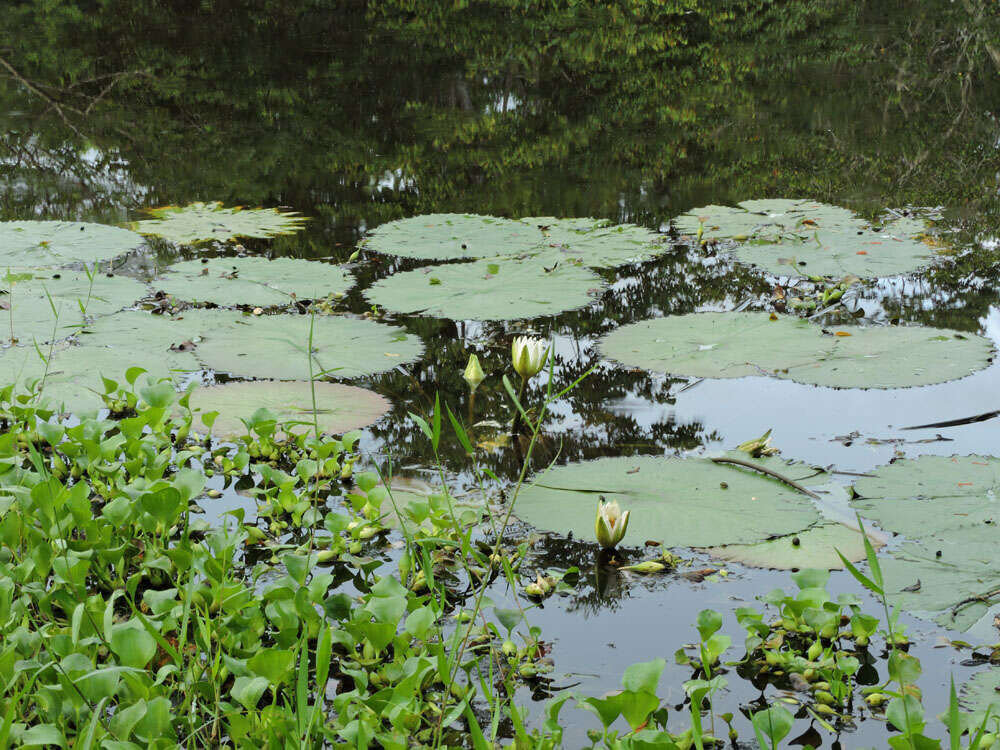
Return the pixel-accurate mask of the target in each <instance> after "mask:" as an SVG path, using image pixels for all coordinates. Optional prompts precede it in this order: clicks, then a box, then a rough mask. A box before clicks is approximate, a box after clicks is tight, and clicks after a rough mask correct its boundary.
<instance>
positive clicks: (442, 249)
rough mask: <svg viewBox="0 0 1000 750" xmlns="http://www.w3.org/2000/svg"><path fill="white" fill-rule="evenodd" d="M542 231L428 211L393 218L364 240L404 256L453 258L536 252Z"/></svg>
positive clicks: (503, 221) (506, 221)
mask: <svg viewBox="0 0 1000 750" xmlns="http://www.w3.org/2000/svg"><path fill="white" fill-rule="evenodd" d="M541 239H542V237H541V232H540V231H539V230H538V229H537V228H535V227H530V226H528V225H527V224H522V223H521V222H518V221H512V220H511V219H501V218H498V217H496V216H478V215H476V214H426V215H423V216H412V217H410V218H408V219H399V220H397V221H390V222H387V223H385V224H381V225H380V226H378V227H376V228H375V229H374V230H373V231H372V233H371V234H370V235H368V237H367V238H366V239H365V241H364V245H365V247H366V248H368V249H369V250H374V251H375V252H378V253H386V254H389V255H399V256H402V257H404V258H425V259H433V260H451V259H457V258H493V257H496V256H500V255H521V254H524V253H531V252H534V251H535V249H536V247H537V246H538V244H539V243H540V242H541Z"/></svg>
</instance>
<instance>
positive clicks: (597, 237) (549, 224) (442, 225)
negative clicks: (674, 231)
mask: <svg viewBox="0 0 1000 750" xmlns="http://www.w3.org/2000/svg"><path fill="white" fill-rule="evenodd" d="M663 240H664V237H663V236H662V235H659V234H657V233H656V232H651V231H650V230H648V229H644V228H643V227H638V226H634V225H632V224H622V225H612V224H611V223H610V222H608V221H605V220H602V219H588V218H582V219H556V218H552V217H548V216H534V217H527V218H524V219H519V220H516V221H515V220H511V219H500V218H497V217H495V216H478V215H475V214H428V215H425V216H413V217H411V218H408V219H400V220H398V221H391V222H388V223H387V224H382V225H381V226H379V227H376V228H375V230H374V231H373V232H372V233H371V234H370V235H369V237H368V238H367V239H366V240H365V246H366V247H367V248H368V249H370V250H374V251H376V252H380V253H388V254H390V255H400V256H403V257H407V258H423V259H433V260H453V259H471V258H496V257H502V256H524V255H533V256H542V257H544V264H545V265H546V266H549V267H551V266H552V265H553V264H556V263H564V264H571V265H584V266H589V267H592V268H613V267H615V266H620V265H623V264H625V263H633V262H639V261H644V260H649V259H650V258H653V257H655V256H657V255H659V254H660V253H662V252H663V251H664V250H665V249H666V246H665V245H664V244H663Z"/></svg>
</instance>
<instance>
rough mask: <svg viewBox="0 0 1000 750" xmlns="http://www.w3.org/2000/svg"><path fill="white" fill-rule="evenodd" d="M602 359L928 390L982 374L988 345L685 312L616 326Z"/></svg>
mask: <svg viewBox="0 0 1000 750" xmlns="http://www.w3.org/2000/svg"><path fill="white" fill-rule="evenodd" d="M600 348H601V351H602V352H603V354H604V355H605V356H606V357H610V358H611V359H615V360H617V361H618V362H621V363H622V364H624V365H626V366H629V367H642V368H644V369H647V370H652V371H655V372H663V373H668V374H671V375H682V376H688V377H702V378H738V377H745V376H750V375H761V376H770V377H776V378H781V379H788V380H794V381H796V382H798V383H807V384H812V385H823V386H829V387H832V388H903V387H908V386H918V385H929V384H931V383H941V382H944V381H947V380H954V379H957V378H961V377H964V376H966V375H969V374H971V373H973V372H975V371H976V370H980V369H983V368H984V367H986V365H988V364H989V362H990V360H991V358H992V356H993V353H994V352H993V345H992V343H991V342H990V341H989V339H986V338H984V337H982V336H978V335H975V334H970V333H961V332H958V331H952V330H948V329H943V328H928V327H925V326H878V327H876V326H871V327H858V326H848V327H845V328H837V329H832V330H829V331H827V330H825V329H823V328H822V327H821V326H818V325H815V324H813V323H810V322H808V321H805V320H801V319H798V318H791V317H785V316H783V317H772V316H771V315H769V314H768V313H752V312H746V313H735V312H725V313H690V314H687V315H675V316H670V317H666V318H656V319H653V320H645V321H641V322H638V323H632V324H629V325H625V326H622V327H621V328H619V329H617V330H615V331H612V332H611V333H610V334H608V335H607V336H605V337H604V338H603V339H602V340H601V343H600Z"/></svg>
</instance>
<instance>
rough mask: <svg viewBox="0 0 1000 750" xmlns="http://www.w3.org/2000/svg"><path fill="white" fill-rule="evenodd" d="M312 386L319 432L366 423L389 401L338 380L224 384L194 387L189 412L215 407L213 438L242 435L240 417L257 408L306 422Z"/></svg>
mask: <svg viewBox="0 0 1000 750" xmlns="http://www.w3.org/2000/svg"><path fill="white" fill-rule="evenodd" d="M313 388H315V398H316V401H315V403H316V412H315V420H316V422H317V423H318V425H319V429H320V431H321V432H326V433H333V434H338V435H339V434H341V433H344V432H347V431H349V430H356V429H358V428H360V427H367V426H368V425H370V424H372V423H373V422H375V421H377V420H378V419H379V418H380V417H382V416H383V415H384V414H385V413H386V412H387V411H389V402H388V401H386V400H385V399H384V398H382V397H381V396H380V395H378V394H377V393H374V392H373V391H369V390H366V389H364V388H357V387H355V386H352V385H341V384H339V383H315V384H310V383H302V382H290V383H280V382H274V381H258V382H253V383H228V384H226V385H217V386H212V387H209V388H197V389H196V390H195V391H194V392H193V393H192V394H191V400H190V404H191V409H192V410H193V411H200V412H210V411H217V412H219V416H218V417H217V418H216V420H215V423H214V424H213V425H212V432H213V434H214V435H216V436H217V437H223V438H225V437H233V436H237V435H242V434H244V433H245V432H246V428H245V427H244V425H243V422H241V421H240V418H241V417H242V418H249V417H250V416H251V415H252V414H253V413H254V412H255V411H256V410H257V409H260V408H264V409H267V410H268V411H270V412H271V413H272V414H274V416H275V418H276V419H277V420H278V421H279V422H285V423H287V422H291V421H298V422H302V423H304V424H306V425H309V426H310V427H311V426H312V425H313Z"/></svg>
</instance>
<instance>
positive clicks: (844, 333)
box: [833, 331, 851, 336]
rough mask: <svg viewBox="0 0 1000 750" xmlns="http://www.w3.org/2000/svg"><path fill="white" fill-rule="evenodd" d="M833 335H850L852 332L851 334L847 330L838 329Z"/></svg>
mask: <svg viewBox="0 0 1000 750" xmlns="http://www.w3.org/2000/svg"><path fill="white" fill-rule="evenodd" d="M833 335H834V336H850V335H851V334H849V333H848V332H847V331H837V332H836V333H835V334H833Z"/></svg>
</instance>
